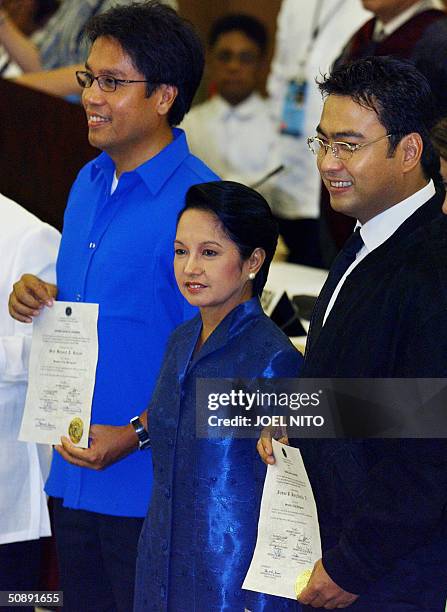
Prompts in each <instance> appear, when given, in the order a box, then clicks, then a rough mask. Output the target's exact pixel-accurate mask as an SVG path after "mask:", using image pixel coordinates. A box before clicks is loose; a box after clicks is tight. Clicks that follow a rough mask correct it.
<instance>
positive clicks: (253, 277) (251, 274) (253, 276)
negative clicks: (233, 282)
mask: <svg viewBox="0 0 447 612" xmlns="http://www.w3.org/2000/svg"><path fill="white" fill-rule="evenodd" d="M255 276H256V274H255V273H254V272H250V274H249V275H248V278H249V279H250V280H254V279H255Z"/></svg>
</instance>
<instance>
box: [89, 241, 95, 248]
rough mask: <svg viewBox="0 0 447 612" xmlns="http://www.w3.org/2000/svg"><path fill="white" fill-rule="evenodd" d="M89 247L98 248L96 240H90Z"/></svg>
mask: <svg viewBox="0 0 447 612" xmlns="http://www.w3.org/2000/svg"><path fill="white" fill-rule="evenodd" d="M88 248H89V249H96V242H90V244H89V245H88Z"/></svg>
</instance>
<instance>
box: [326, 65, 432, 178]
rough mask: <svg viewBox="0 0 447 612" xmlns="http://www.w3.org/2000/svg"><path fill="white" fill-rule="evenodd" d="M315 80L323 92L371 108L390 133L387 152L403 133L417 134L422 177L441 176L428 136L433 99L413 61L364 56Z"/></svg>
mask: <svg viewBox="0 0 447 612" xmlns="http://www.w3.org/2000/svg"><path fill="white" fill-rule="evenodd" d="M317 83H318V86H319V88H320V91H321V93H322V94H323V96H326V95H337V96H349V97H350V98H352V99H353V100H354V102H357V103H358V104H361V105H362V106H364V107H366V108H369V109H371V110H373V111H374V112H375V113H376V114H377V117H378V119H379V121H380V123H381V124H382V125H383V126H384V128H385V129H386V131H387V133H388V134H391V137H390V139H389V155H390V156H392V155H393V153H394V151H395V150H396V147H397V145H398V144H399V142H400V141H401V140H402V138H403V137H404V136H406V135H407V134H411V133H412V132H417V133H418V134H420V136H421V138H422V142H423V145H424V148H423V151H422V157H421V165H422V169H423V171H424V174H425V177H426V178H427V179H429V178H432V179H433V180H434V181H435V182H436V183H438V182H439V181H440V180H441V178H440V172H439V168H440V165H439V155H438V154H437V152H436V150H435V149H434V147H433V144H432V142H431V139H430V132H431V129H432V128H433V125H434V124H435V122H436V118H437V107H436V102H435V99H434V96H433V94H432V91H431V89H430V85H429V83H428V81H427V79H426V78H425V77H424V75H423V74H421V73H420V72H419V70H417V68H416V67H415V66H414V64H412V63H411V62H409V61H406V60H400V59H396V58H394V57H387V56H381V57H379V56H378V57H367V58H364V59H361V60H357V61H355V62H350V63H348V64H343V65H341V66H339V67H337V68H336V69H335V70H334V71H333V72H332V73H331V74H330V75H328V76H325V77H323V79H322V80H321V81H317Z"/></svg>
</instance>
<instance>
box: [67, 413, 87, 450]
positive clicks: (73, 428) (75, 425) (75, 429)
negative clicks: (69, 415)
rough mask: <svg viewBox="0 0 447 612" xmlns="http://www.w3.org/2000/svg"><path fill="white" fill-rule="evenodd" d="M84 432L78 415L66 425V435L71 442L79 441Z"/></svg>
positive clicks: (76, 442)
mask: <svg viewBox="0 0 447 612" xmlns="http://www.w3.org/2000/svg"><path fill="white" fill-rule="evenodd" d="M83 433H84V423H83V422H82V419H80V418H79V417H75V418H74V419H72V421H71V422H70V425H69V426H68V435H69V436H70V440H71V441H72V442H73V444H78V443H79V442H80V441H81V438H82V434H83Z"/></svg>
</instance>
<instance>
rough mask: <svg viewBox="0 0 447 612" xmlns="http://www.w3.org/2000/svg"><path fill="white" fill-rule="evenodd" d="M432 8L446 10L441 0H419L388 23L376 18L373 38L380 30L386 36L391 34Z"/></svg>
mask: <svg viewBox="0 0 447 612" xmlns="http://www.w3.org/2000/svg"><path fill="white" fill-rule="evenodd" d="M430 9H439V10H444V7H443V5H442V3H441V2H440V0H419V2H416V3H415V4H413V5H412V6H410V7H409V8H407V9H406V10H405V11H403V12H402V13H400V14H399V15H397V17H395V18H394V19H392V20H391V21H389V22H388V23H386V24H384V23H382V22H381V21H380V19H376V23H375V25H374V33H373V38H374V37H375V36H377V35H378V33H379V32H381V33H383V37H384V38H386V37H387V36H390V35H391V34H392V33H393V32H395V31H396V30H397V29H399V28H400V26H402V25H403V24H404V23H406V22H407V21H409V20H410V19H411V18H412V17H414V16H415V15H417V14H418V13H422V12H423V11H428V10H430Z"/></svg>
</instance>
